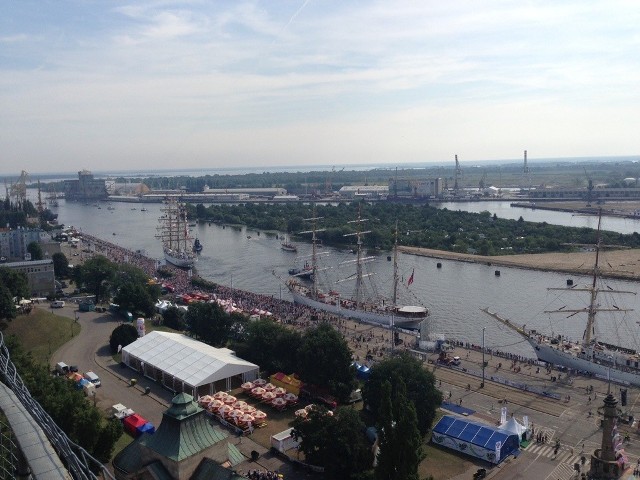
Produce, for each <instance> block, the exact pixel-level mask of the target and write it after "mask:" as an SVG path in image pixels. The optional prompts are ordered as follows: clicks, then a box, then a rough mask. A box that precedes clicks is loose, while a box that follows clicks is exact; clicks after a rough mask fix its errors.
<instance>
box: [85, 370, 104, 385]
mask: <svg viewBox="0 0 640 480" xmlns="http://www.w3.org/2000/svg"><path fill="white" fill-rule="evenodd" d="M84 378H86V379H87V380H89V381H90V382H91V383H93V384H94V385H95V386H96V388H97V387H99V386H100V385H101V382H100V377H99V376H98V375H96V374H95V373H93V372H85V374H84Z"/></svg>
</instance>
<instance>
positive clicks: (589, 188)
mask: <svg viewBox="0 0 640 480" xmlns="http://www.w3.org/2000/svg"><path fill="white" fill-rule="evenodd" d="M582 168H584V174H585V176H586V177H587V180H588V182H589V183H587V207H590V206H591V199H592V198H593V179H592V178H591V175H589V173H588V172H587V169H586V168H585V167H582Z"/></svg>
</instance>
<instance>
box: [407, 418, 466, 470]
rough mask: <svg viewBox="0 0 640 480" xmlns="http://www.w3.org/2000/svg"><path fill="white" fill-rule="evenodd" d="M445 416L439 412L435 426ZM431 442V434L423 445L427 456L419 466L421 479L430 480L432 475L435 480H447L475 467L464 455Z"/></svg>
mask: <svg viewBox="0 0 640 480" xmlns="http://www.w3.org/2000/svg"><path fill="white" fill-rule="evenodd" d="M443 416H444V413H443V412H442V410H438V411H437V412H436V418H435V420H434V422H433V424H434V425H435V424H436V423H438V421H439V420H440V419H441V418H442V417H443ZM430 440H431V434H430V433H429V434H428V435H427V437H426V439H425V443H424V445H423V448H424V452H425V454H426V456H425V458H424V460H422V462H420V465H419V466H418V475H419V476H420V478H428V476H429V475H431V476H432V477H433V480H447V479H449V478H452V477H455V476H457V475H460V474H462V473H464V472H466V471H467V470H469V469H470V468H472V467H473V466H474V463H473V462H472V461H471V460H470V459H469V458H468V457H465V456H464V455H463V454H461V453H458V454H456V453H454V452H452V451H450V450H447V449H445V448H442V447H439V446H437V445H434V444H432V443H431V441H430Z"/></svg>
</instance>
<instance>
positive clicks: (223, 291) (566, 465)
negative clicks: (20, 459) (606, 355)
mask: <svg viewBox="0 0 640 480" xmlns="http://www.w3.org/2000/svg"><path fill="white" fill-rule="evenodd" d="M88 241H89V242H93V245H94V246H93V247H92V248H91V250H93V253H91V255H93V254H102V255H105V256H107V258H109V259H111V260H113V261H118V262H128V263H134V264H136V265H143V266H145V268H152V269H153V270H152V271H150V272H148V273H149V274H150V275H153V273H154V272H155V266H156V265H155V261H153V260H150V259H146V258H145V257H142V256H137V254H134V253H133V252H130V251H127V250H126V249H122V248H121V247H118V246H115V245H112V244H109V243H108V242H104V241H101V240H98V239H93V238H91V239H88ZM83 248H84V246H83ZM69 250H75V249H69ZM65 254H67V255H68V253H67V251H65ZM84 255H85V256H84V258H83V259H82V260H84V259H86V258H87V257H88V256H89V254H86V253H85V254H84ZM145 271H147V270H145ZM176 272H177V278H178V279H179V281H177V282H173V281H172V283H174V286H175V287H176V292H175V293H176V294H179V293H192V292H195V291H197V290H199V289H195V288H193V287H191V285H190V282H189V279H188V278H187V275H186V272H184V271H182V270H178V269H176ZM211 293H214V294H215V295H217V296H218V298H223V299H232V300H233V301H234V302H235V303H236V305H237V306H239V307H241V308H243V309H244V310H245V311H250V310H251V309H253V308H258V309H262V310H268V311H270V312H272V313H273V314H274V318H276V319H277V320H278V321H281V322H282V323H283V324H285V325H289V326H291V327H292V328H295V329H299V330H301V331H303V330H305V329H307V328H309V327H312V326H313V325H315V324H316V323H317V321H318V320H317V319H320V320H325V321H328V322H331V323H332V324H333V325H334V326H335V327H336V328H337V329H338V330H339V331H340V332H341V333H342V334H343V336H344V338H345V339H346V341H347V342H348V344H349V347H350V348H351V349H352V351H353V358H354V360H356V361H359V362H360V363H364V364H368V365H372V364H375V363H376V362H378V361H380V360H381V359H383V358H386V357H387V356H388V355H390V353H391V332H390V331H389V330H388V329H387V328H384V327H382V326H377V325H369V324H364V323H360V322H356V321H352V320H348V319H344V318H339V317H335V316H333V315H329V314H327V313H325V312H318V311H314V310H313V309H310V308H308V307H304V306H300V305H296V304H293V303H291V302H288V301H282V300H279V299H276V298H274V297H271V296H266V295H258V294H254V293H251V292H245V291H241V290H237V289H232V288H229V287H226V286H222V285H218V286H216V288H215V289H213V291H212V292H211ZM107 317H110V316H109V315H107ZM99 319H104V320H99ZM95 321H98V322H102V321H105V322H107V319H106V317H105V316H102V317H96V320H95ZM108 323H111V322H108ZM87 326H88V325H87ZM92 328H93V327H92ZM109 328H113V327H112V326H109ZM83 330H84V329H83ZM105 331H106V330H105ZM400 338H401V340H402V344H401V345H400V346H399V347H396V349H398V348H399V349H402V350H411V351H413V348H414V343H415V337H414V336H412V335H409V334H406V333H401V334H400ZM461 340H463V339H461ZM94 343H95V340H94ZM102 343H104V341H102ZM102 343H100V342H98V343H96V344H95V345H93V346H91V347H90V348H89V350H90V349H91V348H93V349H94V350H93V352H94V353H93V354H95V358H96V360H98V359H99V357H101V356H102V355H103V352H102V351H103V350H104V348H101V347H100V345H102ZM453 343H454V347H453V350H451V351H450V352H449V355H450V356H459V357H460V358H461V365H460V366H459V368H456V369H453V368H449V367H446V366H443V365H441V364H439V363H438V362H437V357H438V355H437V354H436V353H426V352H415V351H413V353H414V354H415V355H417V356H418V357H419V358H421V359H422V360H423V362H424V365H425V368H427V369H429V370H430V371H432V372H433V373H434V375H435V377H436V379H437V387H438V388H439V389H440V390H441V391H442V393H443V398H444V399H445V401H447V402H449V403H450V404H452V405H461V406H463V407H465V408H468V409H469V411H470V412H471V414H470V416H471V417H472V418H475V419H476V420H478V421H482V422H486V423H489V424H494V425H496V424H498V421H499V419H500V410H501V408H502V407H506V408H507V412H508V416H509V417H510V416H511V415H513V416H514V417H515V418H516V419H517V420H518V421H520V422H522V417H523V416H527V417H528V418H529V422H530V424H532V425H534V428H535V429H537V430H536V431H537V432H541V433H543V434H544V436H545V437H546V440H547V441H546V443H543V444H537V443H535V442H534V443H532V444H530V445H529V446H528V447H527V448H526V449H524V450H523V452H522V453H521V454H520V455H519V456H518V458H509V459H507V460H506V461H504V462H503V463H501V464H500V465H499V466H498V467H495V468H492V469H490V471H489V478H496V479H526V480H546V479H548V480H556V479H563V480H569V479H570V478H575V477H574V476H573V475H574V471H573V464H575V463H576V462H575V460H576V459H580V458H581V457H582V456H585V457H586V459H587V462H586V464H585V466H583V467H582V468H588V457H589V454H590V452H592V451H593V450H594V449H596V448H599V446H600V441H601V435H602V432H601V430H600V426H599V421H600V416H599V415H600V414H599V412H598V407H600V406H601V405H602V400H603V398H604V396H605V395H606V393H607V391H609V389H611V392H612V393H613V394H614V395H615V396H616V398H618V399H620V386H618V385H615V384H612V385H608V384H607V383H606V382H604V381H602V380H598V379H593V378H586V377H582V376H577V375H572V374H568V373H567V372H562V371H557V370H555V369H551V370H547V369H545V368H544V367H541V366H539V365H538V364H537V362H536V361H533V360H531V359H527V358H524V357H518V356H515V355H510V354H506V353H501V354H500V355H499V354H498V352H486V353H485V360H486V361H487V362H488V364H487V366H486V368H485V370H484V374H485V381H484V386H482V352H481V351H480V349H479V348H478V347H477V346H473V345H469V344H466V343H465V342H463V341H459V342H453ZM63 350H64V347H63V349H61V352H57V354H56V358H60V359H66V358H70V357H67V356H65V355H63V353H64V352H63ZM95 352H98V353H95ZM86 353H88V350H87V352H86ZM86 353H82V354H80V356H81V357H82V356H84V355H86ZM71 359H72V360H73V358H71ZM110 361H111V360H110V357H109V358H106V357H105V358H104V359H103V362H105V363H102V362H100V363H101V364H102V367H103V368H105V369H108V370H109V371H111V373H112V374H113V375H114V376H115V377H119V382H118V383H121V384H122V383H123V382H124V381H125V380H126V379H124V378H122V375H123V374H124V375H127V373H128V371H126V370H125V371H121V370H119V367H117V366H116V365H113V364H110V363H109V362H110ZM76 362H77V363H80V364H81V361H80V360H77V361H76ZM111 362H112V361H111ZM472 373H473V374H472ZM492 377H493V379H492ZM498 379H500V382H498V381H496V380H498ZM554 379H555V380H554ZM143 383H144V380H143ZM509 384H512V385H513V384H517V385H521V386H523V385H524V386H525V387H521V388H514V387H513V386H509ZM152 386H153V385H152ZM141 387H142V385H140V388H141ZM156 387H157V386H156ZM127 389H128V390H129V391H130V392H132V393H133V391H132V390H130V389H129V387H127ZM101 390H102V391H103V392H105V390H103V389H101ZM533 390H536V391H544V392H547V393H548V394H549V395H541V394H537V393H534V391H533ZM100 393H102V392H100ZM105 393H106V392H105ZM136 397H137V400H136ZM150 398H156V399H157V401H155V402H153V403H156V404H157V405H158V407H157V408H156V409H154V410H155V411H156V414H155V415H150V416H151V417H152V419H155V421H156V422H157V421H159V419H160V417H161V412H162V409H163V408H166V407H165V406H166V405H167V402H168V392H165V391H163V390H162V389H160V390H159V391H158V392H156V391H155V389H152V395H151V396H150ZM104 400H105V401H106V403H105V404H104V405H105V406H106V405H107V404H109V405H111V404H113V403H118V401H120V400H119V399H118V397H116V398H105V399H104ZM116 400H117V401H116ZM639 400H640V390H639V389H637V388H635V387H633V388H631V387H629V388H628V405H627V406H626V407H620V408H621V413H624V415H625V416H626V417H627V418H628V417H629V416H633V417H634V418H636V417H640V411H639V408H640V406H639V405H638V403H639ZM129 401H131V402H134V403H135V402H140V401H143V402H144V403H145V404H147V408H148V400H144V396H140V393H139V392H138V393H136V394H134V396H133V397H132V398H131V399H130V400H129ZM111 402H113V403H111ZM143 411H144V410H143ZM153 417H155V418H153ZM620 430H621V432H624V433H628V434H629V435H630V442H628V444H627V445H625V450H626V453H627V455H628V457H629V460H630V462H631V463H632V464H635V462H636V461H637V460H638V458H640V435H638V433H637V432H638V429H637V422H636V421H634V422H633V423H632V424H631V425H624V424H621V426H620ZM556 440H558V441H559V442H560V445H561V448H560V453H559V455H553V448H551V442H555V441H556ZM262 448H264V447H262ZM263 451H264V450H263ZM464 459H465V460H466V461H468V460H469V458H467V457H464ZM274 461H275V460H274ZM265 466H267V465H265ZM478 466H485V467H486V465H481V464H480V463H478V465H477V466H473V465H472V466H470V468H469V470H468V471H467V472H466V473H465V474H464V475H462V476H460V477H459V479H460V480H462V479H466V478H470V476H471V475H472V472H473V471H475V470H474V468H477V467H478ZM269 467H270V468H277V467H276V465H275V464H274V465H273V467H271V465H269ZM583 471H584V470H583ZM292 478H299V477H292ZM623 478H631V477H630V476H629V475H627V476H626V477H623Z"/></svg>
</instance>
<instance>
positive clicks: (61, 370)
mask: <svg viewBox="0 0 640 480" xmlns="http://www.w3.org/2000/svg"><path fill="white" fill-rule="evenodd" d="M56 372H58V374H59V375H66V374H67V373H69V365H67V364H66V363H64V362H58V363H56Z"/></svg>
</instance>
